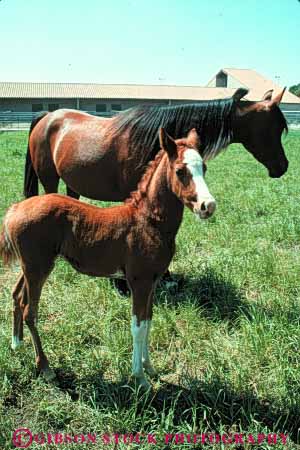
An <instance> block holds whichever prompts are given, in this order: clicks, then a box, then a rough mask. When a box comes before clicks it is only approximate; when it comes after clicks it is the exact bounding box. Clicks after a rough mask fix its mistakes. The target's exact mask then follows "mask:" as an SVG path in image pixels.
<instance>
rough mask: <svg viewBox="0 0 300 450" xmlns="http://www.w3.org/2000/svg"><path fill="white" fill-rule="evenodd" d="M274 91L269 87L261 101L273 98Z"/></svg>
mask: <svg viewBox="0 0 300 450" xmlns="http://www.w3.org/2000/svg"><path fill="white" fill-rule="evenodd" d="M273 91H274V89H269V90H268V91H267V92H265V93H264V95H263V98H262V99H261V101H262V102H264V101H266V100H272V94H273Z"/></svg>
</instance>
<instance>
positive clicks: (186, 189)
mask: <svg viewBox="0 0 300 450" xmlns="http://www.w3.org/2000/svg"><path fill="white" fill-rule="evenodd" d="M159 138H160V144H161V148H162V149H164V150H165V151H166V152H167V155H168V159H169V169H168V176H169V180H170V186H171V188H172V191H173V192H174V193H175V195H176V196H177V197H178V198H179V199H180V200H181V201H182V203H183V204H184V205H185V206H187V207H188V208H189V209H191V210H192V211H193V212H194V213H195V214H196V215H197V216H198V217H200V218H201V219H207V218H208V217H210V216H212V215H213V213H214V211H215V209H216V202H215V199H214V198H213V196H212V195H211V194H210V192H209V190H208V188H207V186H206V183H205V180H204V174H205V171H206V166H205V164H204V162H203V160H202V158H201V156H200V154H199V146H200V141H199V137H198V134H197V132H196V130H195V129H194V128H193V129H192V130H191V131H190V132H189V134H188V136H187V137H186V138H185V139H177V140H174V139H173V138H172V137H171V136H169V135H168V134H167V132H166V131H165V130H164V129H163V128H161V129H160V133H159Z"/></svg>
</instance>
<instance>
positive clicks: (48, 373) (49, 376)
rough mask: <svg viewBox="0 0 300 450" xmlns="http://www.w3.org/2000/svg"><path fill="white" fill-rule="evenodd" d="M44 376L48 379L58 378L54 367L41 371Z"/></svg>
mask: <svg viewBox="0 0 300 450" xmlns="http://www.w3.org/2000/svg"><path fill="white" fill-rule="evenodd" d="M41 373H42V375H43V377H44V378H45V380H46V381H53V380H55V378H56V375H55V372H54V370H53V369H51V368H50V367H48V368H47V369H44V370H42V371H41Z"/></svg>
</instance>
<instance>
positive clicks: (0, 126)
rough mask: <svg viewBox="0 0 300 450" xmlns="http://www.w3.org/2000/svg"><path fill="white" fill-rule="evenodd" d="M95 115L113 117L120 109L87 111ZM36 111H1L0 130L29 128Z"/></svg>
mask: <svg viewBox="0 0 300 450" xmlns="http://www.w3.org/2000/svg"><path fill="white" fill-rule="evenodd" d="M85 112H87V113H89V114H92V115H93V116H101V117H112V116H114V115H116V114H118V111H111V112H101V113H97V112H96V111H85ZM37 114H38V113H36V112H34V113H33V112H9V111H8V112H0V131H19V130H29V128H30V124H31V121H32V119H33V118H34V117H36V115H37Z"/></svg>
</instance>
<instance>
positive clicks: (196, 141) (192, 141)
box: [186, 128, 200, 149]
mask: <svg viewBox="0 0 300 450" xmlns="http://www.w3.org/2000/svg"><path fill="white" fill-rule="evenodd" d="M186 142H187V144H188V145H190V146H191V147H193V148H197V149H199V147H200V138H199V134H198V133H197V130H196V128H192V129H191V130H190V131H189V133H188V135H187V137H186Z"/></svg>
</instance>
